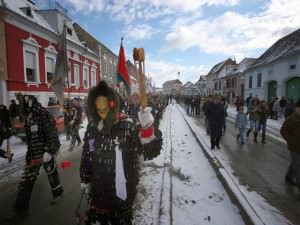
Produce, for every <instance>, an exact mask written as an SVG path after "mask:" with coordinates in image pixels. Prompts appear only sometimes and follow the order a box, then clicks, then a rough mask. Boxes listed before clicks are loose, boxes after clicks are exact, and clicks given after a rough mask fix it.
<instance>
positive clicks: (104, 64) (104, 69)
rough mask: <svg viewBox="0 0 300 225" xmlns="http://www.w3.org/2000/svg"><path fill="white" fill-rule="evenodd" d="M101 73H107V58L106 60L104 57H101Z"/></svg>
mask: <svg viewBox="0 0 300 225" xmlns="http://www.w3.org/2000/svg"><path fill="white" fill-rule="evenodd" d="M103 73H107V58H106V55H104V56H103Z"/></svg>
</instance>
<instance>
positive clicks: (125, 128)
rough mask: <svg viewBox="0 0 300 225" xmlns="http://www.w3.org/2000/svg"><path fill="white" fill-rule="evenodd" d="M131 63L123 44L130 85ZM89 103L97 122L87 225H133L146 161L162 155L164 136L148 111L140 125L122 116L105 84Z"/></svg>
mask: <svg viewBox="0 0 300 225" xmlns="http://www.w3.org/2000/svg"><path fill="white" fill-rule="evenodd" d="M122 57H123V58H122ZM125 62H126V61H125V55H124V49H123V46H122V44H121V48H120V54H119V67H118V68H119V70H118V72H122V73H120V74H119V73H118V75H120V76H121V78H122V79H123V78H124V80H125V83H126V85H128V84H130V80H129V79H126V71H127V69H126V66H125V65H124V63H125ZM121 63H123V65H120V64H121ZM123 72H124V73H123ZM124 75H125V77H124ZM127 75H128V72H127ZM127 78H129V76H128V77H127ZM124 80H123V81H124ZM126 85H125V87H126ZM129 88H130V85H128V87H126V90H130V89H129ZM127 93H129V92H127ZM87 102H88V111H89V113H90V118H91V119H90V123H89V124H88V127H87V130H86V133H85V137H84V145H83V151H82V158H81V164H80V178H81V189H82V192H85V193H87V195H88V196H89V198H90V199H89V206H90V208H89V210H88V211H87V217H86V221H85V224H87V225H90V224H96V223H97V222H100V223H101V224H114V225H131V224H132V221H131V220H132V205H133V201H134V198H135V193H136V186H137V184H138V181H139V162H140V156H141V155H143V156H144V158H145V159H146V160H149V159H153V158H154V157H156V156H158V155H159V153H160V149H161V146H162V135H161V132H160V131H159V130H158V129H157V128H156V129H154V127H153V122H154V119H153V116H152V114H151V112H150V109H149V108H148V107H146V108H144V109H143V110H142V111H140V112H139V116H138V117H139V121H138V122H134V121H135V120H133V119H131V118H130V117H129V116H128V115H125V114H124V113H122V112H120V99H119V97H118V95H117V93H116V92H115V91H114V90H113V89H112V88H110V87H108V85H107V84H106V83H105V81H101V82H100V83H99V84H98V85H97V86H96V87H94V88H92V89H91V90H90V92H89V95H88V101H87Z"/></svg>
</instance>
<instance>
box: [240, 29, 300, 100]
mask: <svg viewBox="0 0 300 225" xmlns="http://www.w3.org/2000/svg"><path fill="white" fill-rule="evenodd" d="M250 93H252V95H253V96H255V95H257V96H258V97H259V98H260V99H265V100H268V101H270V100H271V99H272V97H281V96H285V97H286V98H293V99H294V100H296V99H299V98H300V29H298V30H296V31H294V32H292V33H290V34H288V35H287V36H285V37H283V38H281V39H279V40H278V41H277V42H276V43H275V44H273V45H272V46H271V47H270V48H269V49H268V50H266V51H265V52H264V53H263V54H262V55H261V56H260V57H259V58H258V59H257V60H256V61H255V63H254V64H253V65H252V66H251V68H249V70H247V71H246V74H245V96H248V95H249V94H250Z"/></svg>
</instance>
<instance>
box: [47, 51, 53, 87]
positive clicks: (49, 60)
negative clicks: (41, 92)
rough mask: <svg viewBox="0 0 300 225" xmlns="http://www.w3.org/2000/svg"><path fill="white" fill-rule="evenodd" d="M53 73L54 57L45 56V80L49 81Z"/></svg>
mask: <svg viewBox="0 0 300 225" xmlns="http://www.w3.org/2000/svg"><path fill="white" fill-rule="evenodd" d="M53 73H54V58H50V57H46V82H47V83H49V84H50V83H51V82H52V79H53Z"/></svg>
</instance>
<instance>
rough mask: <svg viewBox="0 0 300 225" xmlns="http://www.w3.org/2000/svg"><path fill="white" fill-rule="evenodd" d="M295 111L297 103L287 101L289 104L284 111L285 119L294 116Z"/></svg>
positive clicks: (290, 100)
mask: <svg viewBox="0 0 300 225" xmlns="http://www.w3.org/2000/svg"><path fill="white" fill-rule="evenodd" d="M294 111H295V102H294V100H293V99H292V98H290V99H288V100H287V104H286V107H285V110H284V118H287V117H289V116H290V115H292V114H293V113H294Z"/></svg>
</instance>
